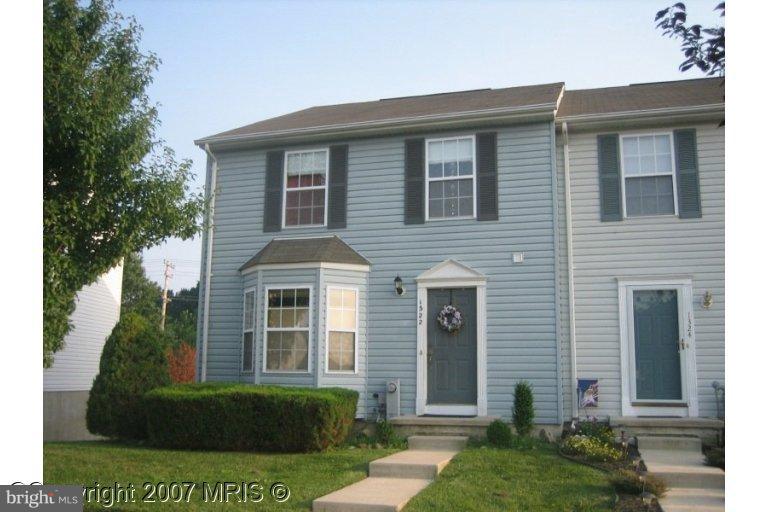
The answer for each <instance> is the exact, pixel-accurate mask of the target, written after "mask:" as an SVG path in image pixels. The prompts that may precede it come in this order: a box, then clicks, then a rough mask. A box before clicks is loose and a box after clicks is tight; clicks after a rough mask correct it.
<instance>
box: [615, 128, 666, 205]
mask: <svg viewBox="0 0 768 512" xmlns="http://www.w3.org/2000/svg"><path fill="white" fill-rule="evenodd" d="M621 168H622V174H623V177H624V187H623V189H624V211H625V212H626V213H625V215H626V216H627V217H639V216H644V215H674V214H676V213H677V205H676V199H675V198H676V190H675V188H676V183H675V165H674V152H673V149H672V134H670V133H661V134H648V135H624V136H622V137H621Z"/></svg>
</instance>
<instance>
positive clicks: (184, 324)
mask: <svg viewBox="0 0 768 512" xmlns="http://www.w3.org/2000/svg"><path fill="white" fill-rule="evenodd" d="M171 304H173V302H171ZM165 333H166V334H167V335H168V338H169V339H170V341H171V343H173V344H174V346H178V345H179V344H181V343H186V344H187V345H190V346H192V347H194V346H195V344H196V343H197V314H194V313H191V312H190V311H187V310H184V311H182V312H181V313H179V314H178V316H176V317H171V316H169V317H168V318H166V321H165Z"/></svg>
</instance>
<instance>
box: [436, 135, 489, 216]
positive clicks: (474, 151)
mask: <svg viewBox="0 0 768 512" xmlns="http://www.w3.org/2000/svg"><path fill="white" fill-rule="evenodd" d="M462 139H471V140H472V175H471V176H468V175H464V176H460V175H458V174H457V175H456V176H449V177H441V178H430V177H429V143H430V142H438V141H441V142H445V141H451V140H456V141H458V140H462ZM475 144H476V140H475V134H470V135H457V136H455V137H437V138H434V139H426V140H425V141H424V178H425V186H424V218H425V219H426V220H427V221H433V222H439V221H445V220H462V219H476V218H477V149H476V147H475ZM456 172H457V173H458V172H459V171H458V169H456ZM469 178H472V215H461V216H458V217H430V216H429V184H430V183H431V182H433V181H450V180H461V179H464V180H466V179H469Z"/></svg>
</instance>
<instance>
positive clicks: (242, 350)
mask: <svg viewBox="0 0 768 512" xmlns="http://www.w3.org/2000/svg"><path fill="white" fill-rule="evenodd" d="M249 293H253V310H252V311H251V315H253V320H252V326H251V328H250V330H249V329H246V328H245V297H246V295H248V294H249ZM256 298H257V297H256V287H255V286H251V287H250V288H246V289H245V290H243V320H242V322H243V323H242V333H241V334H240V373H243V374H248V375H250V374H251V373H254V372H255V371H256V308H257V307H258V305H257V302H258V301H257V300H256ZM247 332H250V333H252V334H253V336H252V337H251V345H252V346H251V369H250V370H246V369H245V368H244V365H243V363H245V343H244V341H245V334H246V333H247Z"/></svg>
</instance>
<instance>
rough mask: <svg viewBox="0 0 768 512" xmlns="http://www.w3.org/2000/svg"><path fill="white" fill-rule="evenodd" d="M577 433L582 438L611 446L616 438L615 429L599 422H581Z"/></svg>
mask: <svg viewBox="0 0 768 512" xmlns="http://www.w3.org/2000/svg"><path fill="white" fill-rule="evenodd" d="M576 433H577V434H579V435H582V436H587V437H591V438H593V439H597V440H598V441H600V442H601V443H604V444H607V445H611V444H613V442H614V439H615V437H616V436H614V434H613V429H612V428H611V426H610V425H608V424H607V423H605V422H599V421H581V422H579V424H578V427H577V428H576Z"/></svg>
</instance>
